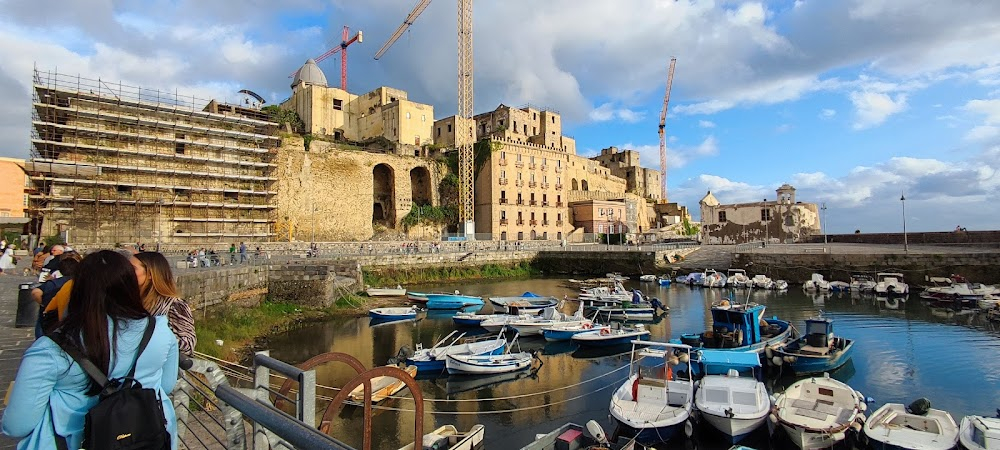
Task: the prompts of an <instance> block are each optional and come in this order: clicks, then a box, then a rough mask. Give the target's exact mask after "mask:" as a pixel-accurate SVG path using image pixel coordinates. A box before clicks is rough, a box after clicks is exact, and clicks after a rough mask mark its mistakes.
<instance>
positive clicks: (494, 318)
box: [479, 314, 534, 333]
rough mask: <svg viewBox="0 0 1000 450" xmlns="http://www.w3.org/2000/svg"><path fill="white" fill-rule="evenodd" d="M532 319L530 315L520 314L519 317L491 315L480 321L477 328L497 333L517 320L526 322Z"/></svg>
mask: <svg viewBox="0 0 1000 450" xmlns="http://www.w3.org/2000/svg"><path fill="white" fill-rule="evenodd" d="M532 317H534V316H533V315H530V314H521V315H519V316H516V315H513V314H492V315H489V316H488V317H486V318H485V319H483V320H482V321H480V322H479V326H481V327H483V328H485V329H486V331H489V332H490V333H499V332H500V331H501V330H503V329H504V328H506V327H507V326H508V325H510V324H512V323H514V322H516V321H518V320H522V319H523V320H528V319H530V318H532Z"/></svg>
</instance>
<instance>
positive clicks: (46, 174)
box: [25, 70, 280, 245]
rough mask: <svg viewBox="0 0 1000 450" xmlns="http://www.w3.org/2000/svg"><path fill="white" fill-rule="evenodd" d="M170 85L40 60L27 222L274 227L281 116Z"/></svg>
mask: <svg viewBox="0 0 1000 450" xmlns="http://www.w3.org/2000/svg"><path fill="white" fill-rule="evenodd" d="M262 117H263V116H262V115H261V113H260V111H257V110H254V109H247V108H242V107H240V106H234V105H226V104H219V103H216V102H210V101H203V100H200V99H197V98H193V97H190V96H183V95H179V94H177V93H175V92H164V91H157V90H151V89H146V88H141V87H136V86H127V85H124V84H121V83H110V82H106V81H101V80H96V79H88V78H84V77H81V76H75V75H73V76H71V75H66V74H61V73H57V72H55V71H39V70H36V71H35V72H34V79H33V89H32V133H31V134H32V135H31V159H30V161H28V162H27V163H26V165H25V169H26V171H27V172H28V174H29V176H30V179H31V181H32V189H31V191H30V192H29V199H30V207H29V212H30V213H31V215H32V217H33V218H34V222H33V223H32V224H31V227H32V231H33V232H34V233H37V234H39V235H41V236H52V235H56V234H60V233H61V234H63V235H64V236H65V237H66V238H68V239H69V240H70V241H71V242H74V243H78V244H92V245H109V244H113V243H120V242H137V241H142V242H150V243H152V242H160V243H165V244H172V243H176V244H187V243H206V242H231V241H236V240H269V239H270V238H271V237H272V235H273V229H272V228H273V225H274V209H275V206H274V201H273V197H274V196H275V194H276V192H275V190H274V185H275V182H276V180H277V179H276V178H275V175H274V169H275V160H274V158H275V155H276V153H277V151H276V149H277V147H278V145H279V144H280V139H279V137H278V136H277V134H276V129H277V124H275V123H272V122H268V121H266V120H262Z"/></svg>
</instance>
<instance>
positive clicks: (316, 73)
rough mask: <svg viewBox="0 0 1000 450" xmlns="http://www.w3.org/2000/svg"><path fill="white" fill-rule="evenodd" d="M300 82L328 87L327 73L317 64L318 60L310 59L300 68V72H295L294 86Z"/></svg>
mask: <svg viewBox="0 0 1000 450" xmlns="http://www.w3.org/2000/svg"><path fill="white" fill-rule="evenodd" d="M299 82H304V83H306V84H312V85H316V86H323V87H326V75H325V74H324V73H323V71H322V70H320V68H319V66H317V65H316V61H314V60H312V59H309V60H307V61H306V63H305V64H303V65H302V67H301V68H299V71H298V72H295V78H294V79H293V80H292V87H295V86H298V85H299Z"/></svg>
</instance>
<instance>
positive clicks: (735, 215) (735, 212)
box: [699, 184, 821, 244]
mask: <svg viewBox="0 0 1000 450" xmlns="http://www.w3.org/2000/svg"><path fill="white" fill-rule="evenodd" d="M776 193H777V195H778V197H777V199H776V200H774V201H767V200H766V199H765V200H763V201H760V202H752V203H736V204H728V205H725V204H720V203H719V200H718V199H716V198H715V196H714V195H712V192H711V191H709V192H708V194H706V195H705V197H704V198H702V199H701V201H700V202H699V205H700V206H701V232H702V242H703V243H706V244H741V243H744V242H751V241H766V242H772V243H781V242H799V241H800V240H802V239H805V238H807V237H809V236H813V235H817V234H819V233H820V232H821V231H820V217H819V208H818V207H817V206H816V204H815V203H802V202H799V201H796V199H795V188H794V187H792V186H790V185H788V184H783V185H781V187H779V188H778V189H777V190H776Z"/></svg>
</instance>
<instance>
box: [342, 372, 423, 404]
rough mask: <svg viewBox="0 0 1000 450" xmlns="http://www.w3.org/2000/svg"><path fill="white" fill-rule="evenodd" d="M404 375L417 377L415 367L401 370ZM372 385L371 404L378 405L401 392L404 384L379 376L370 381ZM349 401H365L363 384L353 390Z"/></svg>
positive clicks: (391, 378)
mask: <svg viewBox="0 0 1000 450" xmlns="http://www.w3.org/2000/svg"><path fill="white" fill-rule="evenodd" d="M403 370H404V371H405V372H406V373H408V374H410V377H414V376H416V375H417V368H416V367H415V366H407V367H406V369H403ZM371 383H372V400H371V401H372V403H378V402H380V401H382V400H385V399H386V398H387V397H390V396H392V395H393V394H395V393H397V392H399V391H401V390H403V388H405V387H406V384H405V383H403V382H402V381H400V380H397V379H395V378H393V377H387V376H380V377H375V378H373V379H372V380H371ZM349 397H350V399H351V400H354V401H356V402H362V401H364V400H365V386H364V384H362V385H360V386H358V387H356V388H354V390H353V391H351V394H350V395H349Z"/></svg>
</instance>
